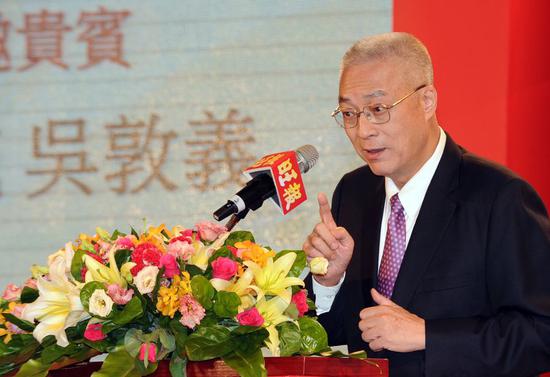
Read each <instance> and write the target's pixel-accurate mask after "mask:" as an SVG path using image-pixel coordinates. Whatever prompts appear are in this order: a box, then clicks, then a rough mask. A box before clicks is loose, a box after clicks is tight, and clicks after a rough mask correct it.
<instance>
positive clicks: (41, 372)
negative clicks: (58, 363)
mask: <svg viewBox="0 0 550 377" xmlns="http://www.w3.org/2000/svg"><path fill="white" fill-rule="evenodd" d="M50 367H51V365H50V364H47V365H46V364H42V363H41V362H40V361H39V360H35V359H31V360H29V361H27V362H26V363H25V364H23V365H22V366H21V368H20V369H19V371H18V372H17V374H16V375H15V377H46V376H47V375H48V370H49V369H50Z"/></svg>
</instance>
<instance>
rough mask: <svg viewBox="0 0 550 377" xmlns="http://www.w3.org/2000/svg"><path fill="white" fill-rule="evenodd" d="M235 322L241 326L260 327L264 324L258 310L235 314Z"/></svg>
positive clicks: (252, 309)
mask: <svg viewBox="0 0 550 377" xmlns="http://www.w3.org/2000/svg"><path fill="white" fill-rule="evenodd" d="M237 321H238V322H239V323H240V324H241V325H243V326H261V325H263V324H264V317H262V315H261V314H260V312H259V311H258V309H256V308H251V309H248V310H245V311H244V312H241V313H239V314H237Z"/></svg>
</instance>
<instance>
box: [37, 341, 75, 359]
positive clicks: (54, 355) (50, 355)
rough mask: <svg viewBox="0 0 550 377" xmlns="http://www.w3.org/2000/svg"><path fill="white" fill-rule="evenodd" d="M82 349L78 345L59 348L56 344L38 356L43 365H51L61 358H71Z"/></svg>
mask: <svg viewBox="0 0 550 377" xmlns="http://www.w3.org/2000/svg"><path fill="white" fill-rule="evenodd" d="M81 349H82V347H81V346H80V345H78V344H74V343H72V344H69V345H68V346H67V347H61V346H58V345H57V344H54V345H51V346H49V347H46V348H44V349H43V350H42V353H41V354H40V361H41V362H42V363H43V364H51V363H53V362H54V361H56V360H58V359H59V358H61V357H62V356H71V355H74V354H76V353H78V352H80V351H81Z"/></svg>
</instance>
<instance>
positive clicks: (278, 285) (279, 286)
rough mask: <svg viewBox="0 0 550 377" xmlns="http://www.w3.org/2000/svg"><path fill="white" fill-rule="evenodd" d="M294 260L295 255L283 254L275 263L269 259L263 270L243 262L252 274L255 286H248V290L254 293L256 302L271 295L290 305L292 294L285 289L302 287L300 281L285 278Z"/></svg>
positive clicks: (250, 263) (302, 283)
mask: <svg viewBox="0 0 550 377" xmlns="http://www.w3.org/2000/svg"><path fill="white" fill-rule="evenodd" d="M295 259H296V253H288V254H285V255H283V256H282V257H280V258H279V259H277V260H276V261H275V262H273V258H269V259H268V260H267V263H266V266H265V267H264V268H262V267H260V266H259V265H257V264H256V263H254V262H252V261H245V262H243V264H244V265H246V266H248V268H249V269H250V270H252V273H253V274H254V282H255V283H256V284H255V285H250V288H251V289H253V290H254V291H256V294H257V295H258V300H260V299H261V298H262V297H264V296H265V295H273V296H279V297H281V298H282V299H283V300H284V301H285V302H286V303H287V304H289V303H290V300H291V299H292V292H291V291H290V290H289V289H287V288H289V287H291V286H293V285H300V286H302V287H303V286H304V282H303V281H302V279H300V278H296V277H289V276H287V275H288V272H289V271H290V269H291V267H292V264H293V263H294V260H295Z"/></svg>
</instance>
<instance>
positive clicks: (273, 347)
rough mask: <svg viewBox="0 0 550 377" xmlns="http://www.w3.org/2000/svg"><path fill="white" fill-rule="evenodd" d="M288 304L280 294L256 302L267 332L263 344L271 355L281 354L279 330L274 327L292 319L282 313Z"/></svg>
mask: <svg viewBox="0 0 550 377" xmlns="http://www.w3.org/2000/svg"><path fill="white" fill-rule="evenodd" d="M289 290H290V289H289ZM288 305H289V303H288V302H286V301H285V300H284V299H282V298H281V297H280V296H277V297H273V298H272V299H271V300H266V299H265V298H262V299H260V300H258V302H257V303H256V309H258V312H260V314H261V315H262V317H263V318H264V324H263V325H262V326H263V327H265V329H266V330H267V332H268V333H269V338H268V339H267V340H266V341H265V344H266V346H267V348H269V351H271V354H272V355H273V356H280V354H281V350H280V348H279V344H280V341H279V331H277V329H276V328H275V327H276V326H277V325H278V324H279V323H282V322H286V321H292V318H290V317H288V316H286V315H284V314H283V313H284V312H285V310H286V309H287V308H288Z"/></svg>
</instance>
